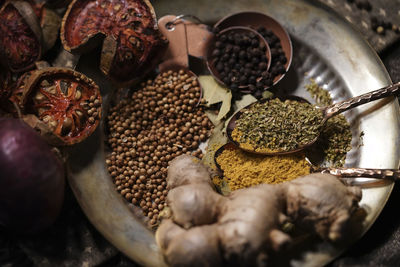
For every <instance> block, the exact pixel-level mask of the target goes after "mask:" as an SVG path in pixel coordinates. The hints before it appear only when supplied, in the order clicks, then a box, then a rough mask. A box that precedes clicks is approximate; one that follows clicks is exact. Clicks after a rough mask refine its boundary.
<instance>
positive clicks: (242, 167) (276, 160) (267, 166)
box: [216, 146, 311, 191]
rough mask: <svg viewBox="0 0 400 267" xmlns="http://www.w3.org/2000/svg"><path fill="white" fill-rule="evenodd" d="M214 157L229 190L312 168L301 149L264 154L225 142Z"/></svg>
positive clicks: (271, 181)
mask: <svg viewBox="0 0 400 267" xmlns="http://www.w3.org/2000/svg"><path fill="white" fill-rule="evenodd" d="M216 161H217V163H218V165H219V166H220V168H221V170H222V171H223V172H224V177H225V179H226V181H227V183H228V185H229V188H230V190H232V191H233V190H237V189H241V188H246V187H250V186H253V185H258V184H262V183H267V184H277V183H282V182H284V181H290V180H293V179H295V178H297V177H300V176H303V175H307V174H310V171H311V170H310V169H311V166H310V164H309V163H308V162H307V161H306V159H305V156H304V153H295V154H288V155H276V156H265V155H256V154H253V153H248V152H245V151H243V150H241V149H239V148H236V147H234V146H228V147H227V148H226V149H225V150H224V151H223V152H222V153H221V154H220V155H218V157H217V158H216Z"/></svg>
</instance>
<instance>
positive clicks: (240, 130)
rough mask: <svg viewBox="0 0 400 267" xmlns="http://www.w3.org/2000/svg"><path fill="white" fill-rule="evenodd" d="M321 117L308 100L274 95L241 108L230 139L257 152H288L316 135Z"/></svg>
mask: <svg viewBox="0 0 400 267" xmlns="http://www.w3.org/2000/svg"><path fill="white" fill-rule="evenodd" d="M322 118H323V113H322V112H321V111H320V110H319V109H316V108H315V107H314V106H313V105H311V104H309V103H305V102H299V101H294V100H285V101H281V100H279V99H278V98H275V99H272V100H270V101H267V102H265V103H256V104H254V105H252V106H251V107H250V108H248V109H246V110H244V111H243V112H242V114H241V115H240V117H239V118H238V119H237V121H236V127H235V129H234V130H233V132H232V138H233V139H234V140H235V141H236V142H238V143H239V144H240V145H241V146H242V147H243V148H247V149H252V150H255V151H258V152H283V151H290V150H294V149H297V148H299V147H301V146H303V145H305V144H308V143H309V142H311V141H312V140H314V139H315V138H316V137H317V136H318V135H319V133H320V128H321V121H322Z"/></svg>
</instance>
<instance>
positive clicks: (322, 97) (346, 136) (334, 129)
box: [306, 79, 352, 167]
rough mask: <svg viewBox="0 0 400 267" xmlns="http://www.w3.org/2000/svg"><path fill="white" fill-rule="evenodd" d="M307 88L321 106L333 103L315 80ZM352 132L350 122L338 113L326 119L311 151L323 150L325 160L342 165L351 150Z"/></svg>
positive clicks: (338, 165)
mask: <svg viewBox="0 0 400 267" xmlns="http://www.w3.org/2000/svg"><path fill="white" fill-rule="evenodd" d="M306 90H307V91H308V92H309V93H310V94H311V96H312V97H313V98H314V99H315V100H316V102H317V104H318V105H320V106H328V105H331V104H332V103H333V101H332V98H331V96H330V94H329V92H328V91H327V90H324V89H323V88H322V87H320V86H318V84H317V83H316V82H315V80H313V79H311V83H310V84H308V85H306ZM351 141H352V133H351V129H350V124H349V122H348V121H347V119H346V117H345V116H344V115H343V114H339V115H336V116H334V117H332V118H330V119H329V120H327V121H326V123H325V126H324V128H323V129H322V132H321V135H320V137H319V139H318V140H317V142H316V144H315V145H314V146H313V147H312V148H311V151H313V150H318V151H323V154H324V158H325V161H327V163H328V164H329V165H331V166H333V167H341V166H343V165H344V162H345V160H346V154H347V152H349V151H350V150H351Z"/></svg>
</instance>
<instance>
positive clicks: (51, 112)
mask: <svg viewBox="0 0 400 267" xmlns="http://www.w3.org/2000/svg"><path fill="white" fill-rule="evenodd" d="M21 79H22V80H20V81H19V87H21V88H23V92H22V96H21V97H20V99H19V101H20V103H19V106H20V107H21V108H22V112H23V114H33V115H35V116H37V117H38V118H39V120H41V121H42V122H44V123H45V124H47V126H48V128H49V129H50V131H51V132H53V133H54V134H55V135H56V136H58V137H59V138H60V140H62V143H61V144H57V145H72V144H75V143H78V142H81V141H83V140H84V139H86V138H87V137H88V136H89V135H91V134H92V133H93V131H94V130H95V129H96V128H97V126H98V124H99V121H100V118H101V95H100V91H99V87H98V86H97V84H96V83H95V82H94V81H92V80H91V79H89V78H88V77H86V76H85V75H83V74H81V73H79V72H76V71H74V70H71V69H67V68H54V67H49V68H44V69H40V70H34V71H31V72H30V73H29V74H27V75H24V76H23V77H21Z"/></svg>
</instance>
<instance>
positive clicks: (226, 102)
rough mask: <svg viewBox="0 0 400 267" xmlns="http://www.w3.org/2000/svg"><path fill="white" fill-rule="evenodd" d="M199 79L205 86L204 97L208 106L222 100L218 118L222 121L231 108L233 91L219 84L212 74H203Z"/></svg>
mask: <svg viewBox="0 0 400 267" xmlns="http://www.w3.org/2000/svg"><path fill="white" fill-rule="evenodd" d="M199 81H200V84H201V86H202V87H203V99H204V100H205V101H206V106H211V105H213V104H216V103H220V102H222V105H221V108H220V109H219V112H218V117H217V118H216V120H217V121H221V120H222V119H223V118H224V117H225V116H226V114H228V113H229V111H230V110H231V100H232V93H231V91H230V90H229V89H227V88H225V87H223V86H221V85H220V84H218V83H217V82H216V81H215V79H214V78H213V77H212V76H211V75H201V76H199Z"/></svg>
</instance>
